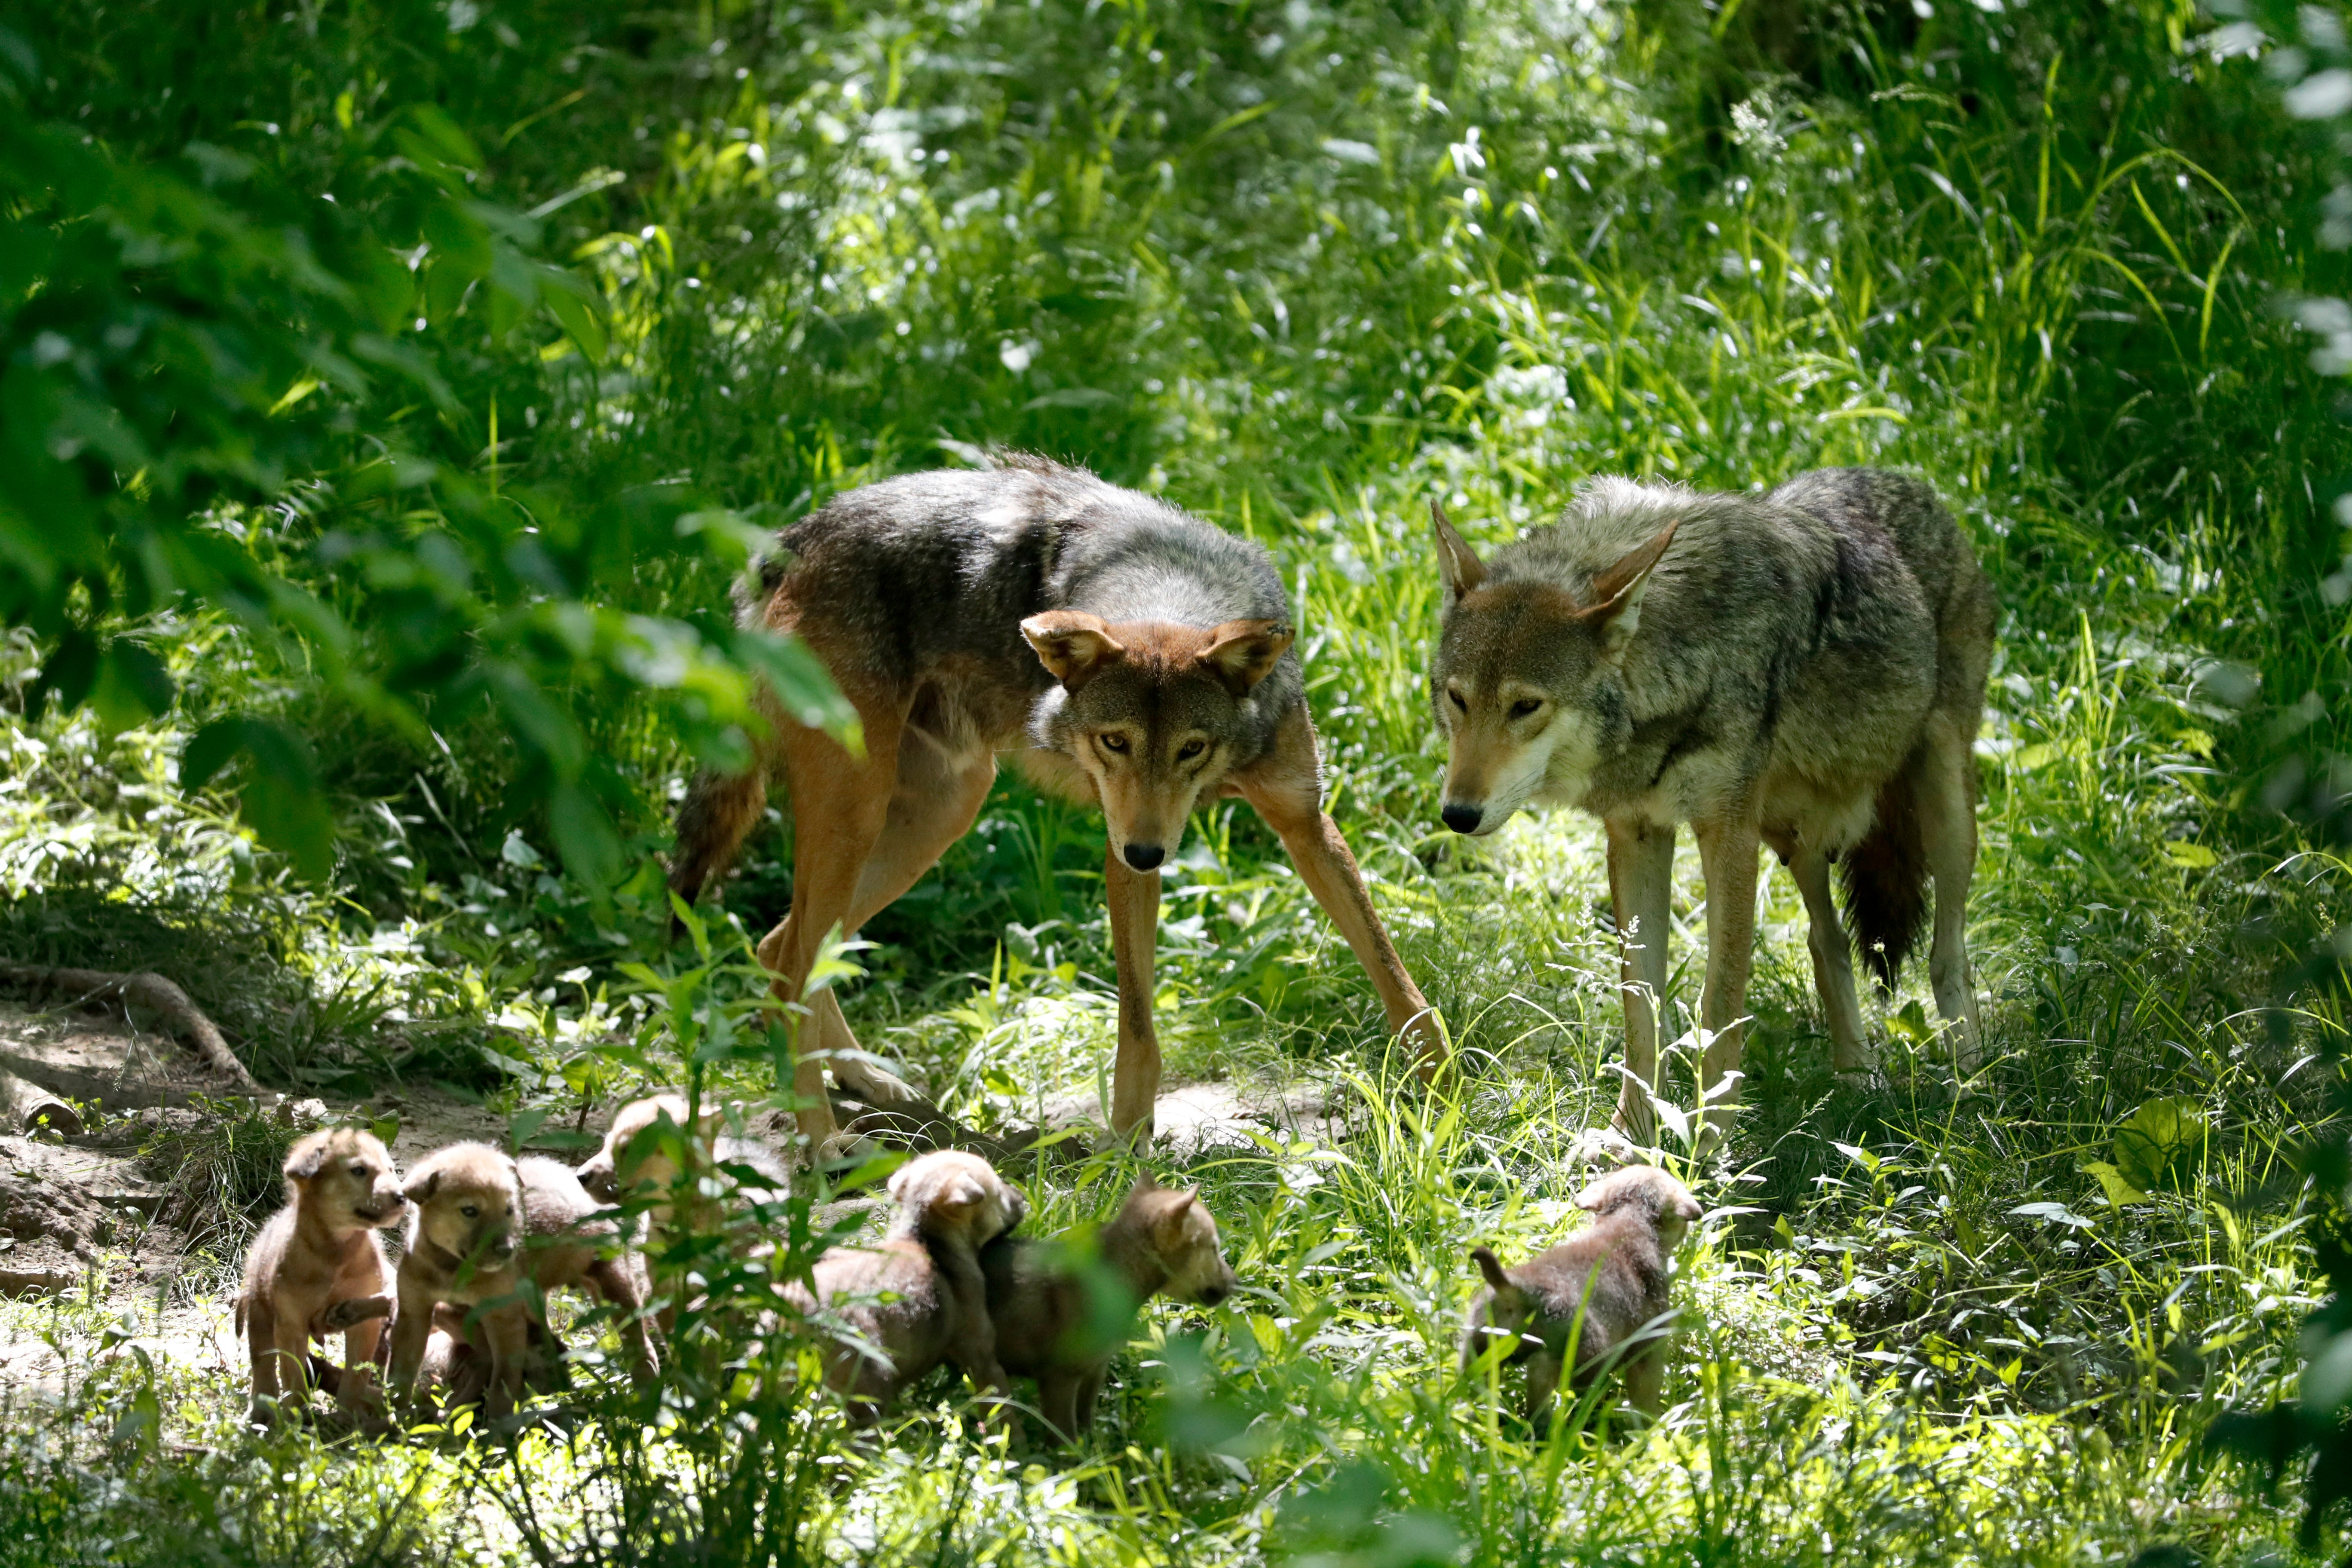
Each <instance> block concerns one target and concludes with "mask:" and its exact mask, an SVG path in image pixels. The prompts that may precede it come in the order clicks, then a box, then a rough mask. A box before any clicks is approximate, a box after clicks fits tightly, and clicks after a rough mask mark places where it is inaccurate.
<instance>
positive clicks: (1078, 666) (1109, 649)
mask: <svg viewBox="0 0 2352 1568" xmlns="http://www.w3.org/2000/svg"><path fill="white" fill-rule="evenodd" d="M1021 635H1022V636H1023V637H1027V638H1028V639H1029V646H1030V647H1034V648H1035V649H1036V650H1037V658H1038V661H1039V662H1040V663H1042V664H1044V665H1045V668H1047V669H1049V670H1051V671H1052V672H1053V675H1054V679H1056V680H1058V681H1060V682H1061V683H1062V686H1063V689H1065V690H1068V691H1076V690H1077V689H1078V688H1080V687H1082V686H1084V685H1085V684H1086V683H1087V681H1089V680H1092V679H1094V678H1095V677H1096V676H1097V675H1100V674H1101V673H1102V672H1103V671H1104V670H1105V669H1106V668H1109V667H1110V665H1111V664H1113V663H1114V662H1116V661H1117V660H1118V659H1119V658H1121V657H1123V656H1124V655H1125V654H1126V652H1127V645H1126V644H1124V643H1122V642H1120V641H1119V640H1118V638H1117V637H1113V636H1111V635H1110V626H1109V624H1108V622H1106V621H1105V620H1104V619H1103V618H1102V617H1101V616H1090V615H1088V614H1087V613H1086V612H1085V611H1084V610H1048V611H1046V612H1045V614H1044V615H1042V616H1030V617H1029V618H1028V619H1027V620H1025V621H1024V622H1022V623H1021Z"/></svg>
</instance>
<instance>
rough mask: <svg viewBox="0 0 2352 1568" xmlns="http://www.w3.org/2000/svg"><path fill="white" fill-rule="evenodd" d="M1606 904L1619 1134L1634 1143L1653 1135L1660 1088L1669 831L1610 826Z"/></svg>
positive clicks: (1671, 853)
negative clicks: (1613, 974) (1616, 997)
mask: <svg viewBox="0 0 2352 1568" xmlns="http://www.w3.org/2000/svg"><path fill="white" fill-rule="evenodd" d="M1606 826H1607V827H1608V829H1609V901H1610V905H1611V911H1612V915H1613V917H1614V918H1615V920H1616V921H1617V943H1618V951H1619V954H1620V971H1621V974H1622V983H1621V984H1622V993H1621V994H1622V996H1623V998H1624V1003H1625V1070H1626V1071H1627V1072H1628V1073H1629V1074H1631V1075H1632V1076H1631V1077H1630V1078H1628V1079H1626V1080H1625V1082H1624V1085H1623V1087H1622V1089H1620V1090H1619V1091H1618V1096H1617V1120H1616V1126H1617V1131H1620V1132H1622V1133H1623V1134H1625V1135H1626V1136H1627V1137H1628V1138H1631V1139H1633V1141H1634V1142H1637V1143H1647V1142H1651V1140H1652V1139H1653V1138H1654V1137H1655V1136H1656V1131H1655V1126H1654V1118H1653V1117H1652V1114H1651V1111H1650V1096H1651V1095H1652V1094H1654V1092H1656V1090H1657V1087H1658V1013H1659V1009H1661V1008H1662V1007H1664V1005H1665V998H1666V926H1667V922H1668V920H1669V918H1670V916H1671V913H1672V904H1673V899H1674V889H1675V830H1674V829H1673V828H1671V827H1658V826H1654V825H1651V824H1647V823H1642V822H1632V821H1626V822H1620V821H1611V822H1609V823H1607V824H1606Z"/></svg>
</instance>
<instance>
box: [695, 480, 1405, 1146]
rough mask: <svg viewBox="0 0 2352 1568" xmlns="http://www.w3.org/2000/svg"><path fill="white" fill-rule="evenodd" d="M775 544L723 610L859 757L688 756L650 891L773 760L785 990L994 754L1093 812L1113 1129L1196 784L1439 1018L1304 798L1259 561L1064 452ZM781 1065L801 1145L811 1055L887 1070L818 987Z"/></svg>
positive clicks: (884, 1097)
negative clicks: (805, 681)
mask: <svg viewBox="0 0 2352 1568" xmlns="http://www.w3.org/2000/svg"><path fill="white" fill-rule="evenodd" d="M782 542H783V545H784V548H785V550H786V552H788V553H787V555H786V556H785V557H784V558H782V559H780V560H778V561H775V562H772V563H770V564H769V565H768V567H767V568H766V570H765V571H764V572H763V574H762V575H761V584H760V591H759V598H758V601H757V602H756V603H752V604H748V605H745V606H744V607H743V614H744V617H745V619H746V620H747V621H748V622H750V623H751V624H755V625H760V626H766V627H769V628H770V629H772V630H775V631H779V632H790V633H793V634H795V635H797V636H798V637H800V638H801V639H802V640H803V642H804V643H805V644H806V645H807V646H808V647H809V648H810V649H811V650H812V651H814V653H815V654H816V656H817V657H818V658H820V659H822V660H823V661H824V664H825V667H826V668H828V669H829V670H830V671H831V672H832V674H833V679H834V680H835V683H836V684H837V685H838V686H839V687H840V688H841V689H842V691H843V692H844V694H845V695H846V696H847V697H848V699H849V700H850V701H851V702H852V703H853V704H854V705H855V706H856V710H857V715H858V719H859V721H860V722H861V723H862V724H863V726H864V734H865V745H864V751H863V753H862V754H859V753H856V752H851V751H850V750H849V749H847V748H846V747H845V746H844V745H842V743H841V742H839V741H837V740H835V739H834V738H833V737H832V736H830V735H828V734H826V733H825V732H824V731H821V730H816V729H811V728H809V727H808V726H806V725H803V724H799V723H795V722H793V721H792V720H791V719H790V718H789V717H788V716H786V715H784V714H782V713H781V712H774V713H772V722H773V726H774V730H773V734H772V738H771V739H770V740H769V741H768V742H766V751H765V752H764V754H763V755H762V756H761V758H760V760H759V763H758V764H757V765H756V766H754V767H753V768H751V770H750V771H748V772H746V773H740V774H736V775H733V776H727V775H722V774H718V773H704V774H703V775H701V776H700V777H699V778H698V779H697V780H696V781H695V784H694V786H693V788H692V790H691V791H690V792H689V793H688V796H687V799H686V802H685V805H683V806H682V807H681V809H680V810H679V813H678V825H677V856H676V858H675V861H674V863H673V868H672V872H671V876H670V886H671V888H672V889H675V890H676V891H677V893H678V894H680V895H681V896H682V897H684V898H686V899H688V900H691V899H693V898H694V896H695V894H696V893H697V892H698V891H699V890H700V889H701V888H702V886H703V885H704V884H705V883H706V882H708V881H709V879H711V878H712V877H714V876H716V875H717V874H719V871H720V870H722V869H723V868H724V867H725V866H726V863H727V861H728V859H729V858H730V857H731V856H732V855H733V853H734V851H735V848H736V846H737V845H739V844H740V842H741V841H742V838H743V836H744V835H745V834H746V833H747V832H749V831H750V830H751V825H752V824H753V823H755V822H756V821H758V820H759V816H760V813H761V808H762V806H763V805H764V804H765V802H766V799H767V784H768V778H769V775H770V774H771V773H781V774H782V777H783V779H784V781H785V783H786V784H787V786H788V787H789V789H790V791H791V794H792V803H793V834H794V843H793V906H792V912H791V914H790V915H789V916H788V917H787V918H786V919H785V920H784V921H783V922H782V924H780V925H779V926H777V927H776V929H775V930H774V931H772V932H770V933H769V935H768V937H767V938H766V940H765V941H763V942H761V944H760V956H761V962H763V963H765V964H766V965H767V966H768V967H769V968H770V969H772V970H773V971H774V972H775V973H776V975H777V981H776V991H777V994H779V995H780V996H782V998H783V999H784V1000H785V1001H787V1002H797V1001H799V1000H800V999H801V994H802V991H803V987H804V985H805V984H806V982H807V979H808V973H809V970H810V967H811V966H812V965H813V964H814V963H815V961H816V955H817V952H818V950H819V947H820V946H821V944H822V943H823V942H824V940H825V936H826V933H827V932H829V931H834V930H836V929H838V930H840V931H856V929H857V928H858V927H860V926H861V925H863V924H864V923H865V922H866V921H869V920H871V919H872V918H873V917H874V916H875V915H876V914H877V912H879V911H880V910H882V909H884V908H885V907H887V905H888V904H889V903H890V902H891V901H892V900H895V899H897V898H898V896H899V895H900V894H901V893H903V892H905V891H906V890H907V889H908V888H910V887H912V886H913V885H914V883H915V881H916V879H918V878H919V877H921V876H922V874H923V873H924V872H925V871H927V870H929V868H931V865H932V863H933V862H935V861H936V860H938V859H939V858H940V854H941V853H942V852H943V851H944V850H946V848H947V847H949V846H950V844H953V843H954V842H955V841H956V840H957V839H958V838H960V837H962V836H963V834H964V833H965V832H966V831H967V830H968V829H970V827H971V824H972V820H973V818H974V817H975V816H977V815H978V814H979V811H980V807H981V803H982V801H983V800H984V799H985V798H986V797H987V795H988V789H989V784H990V783H991V782H992V780H993V779H994V778H995V776H996V753H997V752H1000V751H1008V750H1009V751H1016V752H1018V753H1019V756H1020V760H1021V762H1022V763H1023V764H1024V767H1025V768H1026V769H1027V771H1028V772H1029V773H1030V774H1031V775H1032V776H1033V777H1034V779H1035V780H1036V781H1037V782H1038V783H1039V784H1042V785H1044V786H1045V787H1047V788H1050V789H1054V790H1056V791H1059V792H1060V793H1063V794H1065V795H1069V796H1070V797H1072V798H1073V799H1077V800H1084V801H1092V802H1096V803H1097V804H1099V805H1100V806H1101V807H1102V812H1103V818H1104V822H1105V824H1106V826H1107V827H1108V834H1109V841H1110V842H1109V849H1108V855H1107V857H1106V858H1105V860H1104V866H1103V876H1104V882H1105V889H1106V892H1107V893H1108V898H1109V902H1110V919H1111V942H1112V947H1113V949H1114V954H1115V959H1116V962H1117V965H1118V993H1119V1012H1118V1059H1117V1062H1116V1066H1115V1072H1114V1078H1113V1086H1112V1095H1111V1107H1110V1112H1111V1125H1112V1127H1113V1129H1114V1130H1115V1131H1118V1133H1120V1134H1122V1135H1132V1134H1141V1135H1143V1136H1146V1137H1148V1136H1149V1135H1150V1127H1151V1116H1152V1106H1153V1102H1154V1101H1155V1100H1157V1098H1158V1095H1159V1088H1160V1047H1159V1042H1158V1039H1157V1037H1156V1036H1155V1035H1154V1032H1153V1029H1152V1022H1151V993H1152V984H1151V972H1152V943H1153V939H1154V935H1155V933H1156V931H1157V930H1158V923H1159V918H1160V866H1161V864H1162V863H1163V862H1165V861H1166V860H1167V859H1168V858H1169V857H1170V856H1171V855H1172V854H1173V853H1174V852H1175V850H1176V847H1177V843H1178V840H1179V839H1180V838H1181V837H1182V835H1183V831H1184V819H1185V817H1186V816H1188V815H1189V814H1190V813H1191V811H1192V807H1193V805H1195V804H1196V803H1198V802H1199V801H1201V800H1202V799H1215V798H1218V797H1220V796H1223V795H1239V796H1240V797H1241V798H1243V799H1244V800H1246V801H1248V802H1249V803H1250V805H1252V806H1254V807H1255V808H1256V810H1257V811H1258V813H1259V815H1261V816H1264V817H1265V820H1266V822H1267V823H1268V824H1269V825H1270V826H1272V827H1273V828H1274V830H1275V832H1276V835H1278V836H1279V837H1280V838H1281V840H1282V844H1283V847H1284V848H1285V849H1286V850H1287V851H1288V853H1289V855H1290V858H1291V859H1292V860H1293V861H1294V862H1295V863H1296V864H1297V867H1298V871H1299V876H1300V878H1301V879H1303V880H1304V881H1305V882H1306V884H1307V889H1308V890H1309V891H1310V892H1311V893H1313V895H1314V896H1315V900H1316V901H1317V902H1318V903H1319V904H1321V905H1322V907H1323V909H1324V910H1326V911H1327V912H1328V914H1329V915H1330V917H1331V919H1332V921H1334V922H1335V923H1336V924H1337V925H1338V926H1339V931H1340V934H1341V935H1342V936H1344V937H1346V939H1347V941H1348V945H1349V947H1350V948H1351V949H1353V950H1354V952H1355V954H1356V957H1357V959H1358V960H1359V961H1360V963H1362V964H1363V966H1364V968H1365V969H1366V970H1367V971H1368V972H1369V973H1370V975H1371V979H1372V984H1373V986H1374V987H1375V989H1377V990H1378V991H1379V993H1380V997H1381V1005H1382V1006H1383V1007H1384V1008H1385V1009H1386V1010H1387V1013H1388V1022H1389V1026H1390V1028H1391V1029H1392V1030H1396V1031H1400V1032H1409V1033H1411V1034H1412V1035H1413V1036H1414V1037H1415V1039H1416V1041H1417V1042H1418V1045H1419V1047H1420V1052H1421V1059H1422V1065H1423V1071H1424V1074H1427V1073H1429V1072H1433V1071H1434V1069H1435V1067H1436V1064H1437V1060H1438V1056H1439V1053H1440V1051H1441V1050H1442V1046H1441V1043H1440V1040H1441V1037H1440V1035H1439V1033H1438V1030H1437V1027H1436V1025H1435V1022H1434V1020H1433V1019H1432V1018H1431V1017H1429V1016H1428V1014H1427V1006H1426V1004H1424V1003H1423V1000H1422V995H1421V992H1420V991H1419V989H1417V988H1416V987H1415V986H1414V984H1413V982H1412V976H1411V975H1409V974H1408V973H1405V967H1404V964H1403V963H1402V962H1401V961H1400V960H1399V959H1398V957H1397V954H1396V949H1395V948H1394V947H1393V946H1392V945H1391V943H1390V942H1389V939H1388V935H1387V933H1386V932H1385V931H1382V930H1381V922H1380V920H1379V917H1378V916H1377V915H1375V914H1374V913H1373V910H1372V904H1371V900H1370V898H1369V897H1367V896H1366V894H1365V891H1364V885H1363V879H1362V878H1361V877H1360V875H1359V873H1358V871H1357V869H1356V862H1355V859H1354V858H1353V857H1352V856H1351V855H1349V852H1348V846H1347V844H1346V842H1345V841H1344V840H1342V839H1341V838H1340V837H1339V828H1338V827H1337V826H1335V825H1334V824H1333V823H1332V821H1331V819H1330V817H1329V816H1326V815H1325V814H1324V812H1323V808H1322V789H1321V779H1320V774H1319V763H1318V755H1317V752H1316V744H1315V727H1314V725H1313V724H1312V723H1311V722H1310V721H1309V720H1308V717H1307V697H1306V689H1305V682H1304V680H1303V679H1302V677H1301V675H1300V673H1299V668H1298V659H1297V655H1296V654H1295V653H1293V652H1292V650H1291V646H1290V644H1291V637H1292V632H1291V620H1290V606H1289V604H1288V602H1287V600H1286V597H1285V595H1284V594H1283V590H1282V580H1281V578H1280V577H1279V576H1278V575H1276V572H1275V569H1274V563H1273V562H1272V561H1271V560H1269V559H1268V558H1267V556H1266V553H1265V551H1264V550H1263V549H1261V548H1260V547H1258V546H1257V545H1255V544H1253V543H1251V542H1247V541H1245V540H1240V539H1235V538H1234V537H1233V536H1232V535H1231V534H1228V533H1224V532H1223V531H1220V530H1217V529H1214V528H1212V527H1210V526H1209V525H1207V524H1206V523H1202V522H1199V521H1194V520H1193V519H1192V518H1189V517H1187V516H1185V515H1184V514H1183V513H1181V512H1180V511H1178V510H1175V509H1174V508H1172V507H1170V506H1168V505H1166V504H1165V503H1163V502H1160V501H1159V500H1153V499H1152V498H1150V497H1149V496H1143V495H1138V494H1136V493H1135V492H1134V491H1131V490H1123V489H1118V488H1117V487H1115V486H1112V485H1108V484H1105V483H1104V482H1103V481H1102V480H1100V479H1097V478H1095V477H1094V476H1093V475H1092V474H1089V473H1087V472H1085V471H1083V470H1081V469H1076V468H1062V467H1059V466H1057V465H1055V464H1052V463H1048V462H1045V461H1042V460H1039V459H1036V458H1013V459H1009V460H1007V461H1006V462H1005V463H1003V465H1001V466H999V467H996V468H991V469H988V470H984V471H980V472H941V473H929V474H914V475H909V476H908V477H906V478H904V479H891V480H888V481H887V482H885V483H882V484H877V485H870V486H867V487H866V489H859V490H853V491H851V492H849V493H848V494H846V495H841V496H836V497H835V498H834V499H833V500H831V501H830V502H828V503H827V504H826V505H825V506H824V508H822V509H821V510H818V511H816V512H815V513H814V514H813V515H812V516H809V517H807V518H804V519H803V520H802V521H799V522H797V523H794V524H793V525H792V526H791V527H790V528H787V529H785V530H784V531H783V534H782ZM809 1007H810V1009H811V1014H812V1016H811V1020H810V1021H811V1023H812V1024H813V1025H814V1029H813V1031H812V1032H813V1033H814V1036H815V1038H816V1041H817V1048H815V1049H810V1050H806V1051H804V1052H803V1055H802V1056H801V1058H800V1064H799V1068H798V1069H797V1071H796V1073H795V1075H794V1089H795V1091H796V1093H797V1095H798V1098H799V1100H800V1110H799V1120H800V1128H801V1131H802V1132H803V1134H805V1135H806V1137H807V1138H808V1140H809V1143H810V1149H811V1152H812V1154H813V1155H814V1154H818V1153H822V1152H824V1145H825V1143H826V1142H827V1141H829V1140H833V1139H834V1138H835V1126H834V1121H833V1115H832V1112H831V1110H830V1109H829V1107H828V1106H827V1104H826V1101H825V1098H824V1076H823V1064H824V1061H826V1060H827V1059H829V1060H830V1061H831V1063H832V1065H833V1067H834V1068H835V1071H836V1072H837V1073H839V1074H840V1075H841V1076H842V1078H843V1079H845V1080H846V1081H847V1082H848V1083H849V1084H850V1085H851V1086H852V1087H853V1088H856V1089H857V1090H858V1091H859V1092H860V1093H861V1094H864V1095H865V1096H866V1098H867V1099H869V1100H875V1101H876V1102H877V1103H881V1104H886V1105H887V1104H892V1103H900V1102H903V1101H904V1100H905V1099H907V1098H908V1095H909V1092H910V1091H908V1089H906V1087H905V1086H904V1085H901V1084H898V1083H897V1082H896V1081H895V1080H891V1079H888V1077H887V1074H880V1073H877V1071H876V1069H875V1068H873V1067H872V1066H871V1065H870V1064H869V1063H866V1062H865V1061H863V1060H861V1059H860V1058H859V1056H858V1055H857V1052H856V1044H857V1042H856V1039H855V1038H854V1037H852V1036H851V1034H850V1032H849V1026H848V1024H847V1023H846V1022H845V1020H844V1019H843V1017H842V1016H841V1008H840V1005H838V1004H837V1003H836V1002H835V1000H834V998H833V995H832V993H831V992H830V991H824V992H820V993H818V994H816V995H814V996H813V997H811V998H810V999H809Z"/></svg>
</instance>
